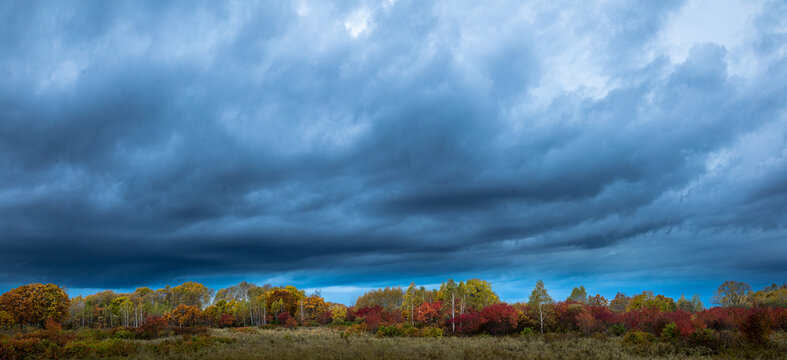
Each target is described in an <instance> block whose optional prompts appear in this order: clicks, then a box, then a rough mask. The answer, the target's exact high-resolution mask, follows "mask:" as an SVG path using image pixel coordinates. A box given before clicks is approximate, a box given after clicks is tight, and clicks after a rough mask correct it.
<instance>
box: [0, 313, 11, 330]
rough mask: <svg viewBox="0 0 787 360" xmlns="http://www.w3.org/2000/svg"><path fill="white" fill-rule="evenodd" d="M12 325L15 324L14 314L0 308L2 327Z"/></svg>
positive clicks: (0, 327)
mask: <svg viewBox="0 0 787 360" xmlns="http://www.w3.org/2000/svg"><path fill="white" fill-rule="evenodd" d="M12 325H14V316H13V315H11V313H9V312H7V311H5V310H0V329H2V328H6V327H11V326H12Z"/></svg>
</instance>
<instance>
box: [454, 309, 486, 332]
mask: <svg viewBox="0 0 787 360" xmlns="http://www.w3.org/2000/svg"><path fill="white" fill-rule="evenodd" d="M451 322H453V323H455V324H456V331H458V332H459V333H460V334H465V335H472V334H476V333H478V332H479V331H481V325H482V324H483V321H482V320H481V314H480V313H479V312H476V311H472V312H468V313H465V314H462V315H459V316H457V317H455V318H453V319H451Z"/></svg>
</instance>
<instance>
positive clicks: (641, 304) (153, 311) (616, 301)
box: [0, 279, 787, 337]
mask: <svg viewBox="0 0 787 360" xmlns="http://www.w3.org/2000/svg"><path fill="white" fill-rule="evenodd" d="M711 301H712V304H713V305H716V307H714V308H711V309H706V308H705V306H704V304H703V303H702V302H701V300H700V297H699V295H694V296H692V297H691V298H686V297H685V296H681V297H680V298H679V299H678V300H677V301H675V300H674V299H672V298H670V297H667V296H664V295H660V294H654V293H653V292H652V291H644V292H642V293H640V294H634V295H632V296H628V295H625V294H623V293H617V295H616V296H615V297H614V298H612V299H611V300H608V299H606V298H605V297H603V296H601V295H599V294H596V295H593V296H590V295H589V293H588V292H587V290H586V289H585V287H584V286H579V287H576V288H574V289H573V290H572V292H571V294H570V295H569V296H568V298H566V299H565V300H563V301H556V300H554V299H553V298H552V296H551V295H550V293H549V291H548V290H547V288H546V287H545V285H544V283H543V282H542V281H540V280H539V281H538V282H537V283H536V284H535V287H534V288H533V289H532V291H531V292H530V296H529V297H528V301H527V302H520V303H513V304H508V303H504V302H501V300H500V298H499V297H498V296H497V294H496V293H495V292H494V291H493V290H492V286H491V284H490V283H489V282H487V281H484V280H481V279H468V280H466V281H459V282H456V281H454V280H452V279H449V280H447V281H445V282H443V283H442V284H441V285H440V286H439V287H438V288H433V289H427V288H426V287H424V286H416V284H415V283H411V284H410V285H409V286H408V287H407V288H402V287H386V288H381V289H376V290H371V291H368V292H366V293H365V294H363V295H361V296H360V297H358V299H357V301H356V302H355V304H354V305H353V306H350V307H348V306H345V305H343V304H338V303H331V302H326V301H325V300H324V299H323V298H322V297H321V295H320V293H319V292H315V293H312V294H306V292H305V291H304V290H301V289H298V288H296V287H294V286H290V285H287V286H277V287H274V286H271V285H270V284H266V285H262V286H258V285H255V284H252V283H248V282H241V283H239V284H237V285H234V286H230V287H228V288H225V289H220V290H218V291H214V290H212V289H209V288H208V287H206V286H205V285H203V284H200V283H196V282H186V283H183V284H181V285H178V286H174V287H170V286H166V287H164V288H161V289H156V290H153V289H150V288H146V287H142V288H138V289H136V290H135V291H133V292H131V293H115V292H113V291H109V290H107V291H101V292H98V293H96V294H92V295H87V296H76V297H74V298H69V297H68V295H67V294H66V292H65V291H64V289H63V288H61V287H59V286H57V285H54V284H46V285H44V284H28V285H23V286H20V287H17V288H14V289H11V290H9V291H8V292H6V293H4V294H2V295H0V327H12V326H19V327H23V326H37V327H44V326H47V324H48V323H53V324H58V326H59V325H61V324H62V325H63V326H65V327H67V328H73V329H80V328H117V327H126V328H138V327H140V326H144V325H145V324H146V323H151V322H153V323H157V324H166V325H167V326H172V327H179V328H180V327H191V326H211V327H235V326H288V327H294V326H318V325H332V324H333V325H335V324H339V325H347V326H354V327H355V328H358V329H363V330H364V331H370V332H374V333H381V332H382V333H383V334H399V335H401V334H407V333H408V332H416V331H420V332H427V333H440V334H443V333H446V334H456V335H472V334H478V333H488V334H495V335H503V334H510V333H513V332H542V333H543V332H561V331H578V332H583V333H586V334H592V333H597V332H621V333H622V332H625V331H629V330H637V331H646V332H650V333H652V334H656V335H663V333H664V331H665V329H668V330H669V331H671V332H674V333H675V334H676V335H675V336H684V337H685V336H689V335H691V334H693V333H696V332H697V331H700V330H707V329H711V330H725V329H739V328H740V329H743V328H742V326H744V325H743V324H745V323H747V321H749V322H751V321H760V323H758V324H759V325H757V326H754V325H751V324H749V325H746V326H749V327H755V328H756V327H759V328H763V327H765V328H767V329H770V328H780V329H787V284H782V285H771V286H768V287H765V288H763V289H761V290H759V291H752V289H751V287H750V286H749V285H748V284H745V283H743V282H738V281H727V282H725V283H723V284H722V285H721V286H719V288H718V289H717V291H716V293H715V294H714V296H713V297H712V299H711ZM755 315H756V316H755ZM752 319H754V320H752ZM757 319H759V320H757ZM741 331H743V330H741Z"/></svg>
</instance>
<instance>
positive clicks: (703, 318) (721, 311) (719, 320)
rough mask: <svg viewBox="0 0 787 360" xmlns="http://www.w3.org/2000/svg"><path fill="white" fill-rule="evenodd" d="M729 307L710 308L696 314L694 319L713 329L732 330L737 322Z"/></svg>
mask: <svg viewBox="0 0 787 360" xmlns="http://www.w3.org/2000/svg"><path fill="white" fill-rule="evenodd" d="M728 310H729V309H725V308H718V307H717V308H710V309H708V310H703V311H700V312H698V313H696V314H694V321H695V322H696V323H698V324H700V325H702V326H704V327H706V328H708V329H713V330H732V329H735V327H736V324H735V320H734V318H733V317H732V316H730V312H729V311H728Z"/></svg>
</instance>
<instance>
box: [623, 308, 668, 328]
mask: <svg viewBox="0 0 787 360" xmlns="http://www.w3.org/2000/svg"><path fill="white" fill-rule="evenodd" d="M666 314H670V313H664V312H661V311H660V310H658V309H650V308H642V309H637V310H632V311H628V312H626V313H624V314H623V322H624V323H625V324H626V326H628V328H629V329H635V330H640V331H648V332H650V333H652V334H661V332H662V330H664V327H665V326H667V324H669V323H671V322H672V318H670V317H669V316H667V315H666Z"/></svg>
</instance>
